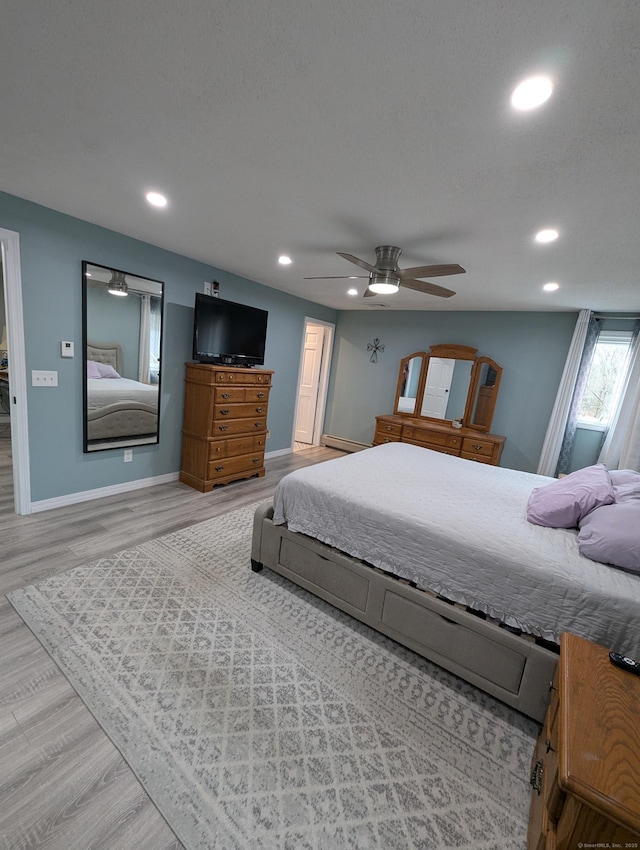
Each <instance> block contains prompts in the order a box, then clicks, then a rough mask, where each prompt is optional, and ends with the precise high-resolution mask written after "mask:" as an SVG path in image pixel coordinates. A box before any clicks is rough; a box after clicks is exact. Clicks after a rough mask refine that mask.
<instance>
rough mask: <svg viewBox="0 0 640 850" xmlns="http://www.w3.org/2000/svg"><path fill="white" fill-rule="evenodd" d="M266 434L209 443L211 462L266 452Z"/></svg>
mask: <svg viewBox="0 0 640 850" xmlns="http://www.w3.org/2000/svg"><path fill="white" fill-rule="evenodd" d="M265 442H266V440H265V436H264V434H260V435H256V436H255V437H254V436H253V435H249V434H247V436H246V437H231V438H230V439H228V440H213V441H212V442H210V443H209V458H208V459H209V460H220V459H221V458H227V457H237V456H238V455H246V454H250V453H251V452H261V451H264V444H265Z"/></svg>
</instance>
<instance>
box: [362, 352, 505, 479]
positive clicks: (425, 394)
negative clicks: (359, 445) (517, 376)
mask: <svg viewBox="0 0 640 850" xmlns="http://www.w3.org/2000/svg"><path fill="white" fill-rule="evenodd" d="M501 377H502V367H501V366H499V365H498V364H497V363H496V362H495V361H494V360H492V359H491V358H490V357H478V356H477V349H476V348H471V347H470V346H467V345H454V344H450V345H447V344H446V345H432V346H431V347H430V349H429V352H425V351H416V352H414V353H413V354H410V355H409V356H408V357H404V358H403V359H402V360H401V362H400V370H399V373H398V384H397V388H396V398H395V405H394V410H393V413H392V414H388V415H383V416H377V417H376V430H375V434H374V438H373V445H374V446H376V445H380V444H381V443H389V442H402V443H413V445H416V446H423V447H424V448H428V449H434V450H435V451H439V452H445V453H446V454H451V455H457V456H459V457H463V458H466V459H467V460H475V461H479V462H481V463H489V464H493V465H494V466H498V464H499V463H500V457H501V455H502V448H503V446H504V442H505V439H506V438H505V437H503V436H500V435H498V434H491V433H489V432H490V429H491V423H492V421H493V414H494V411H495V406H496V401H497V399H498V390H499V387H500V379H501Z"/></svg>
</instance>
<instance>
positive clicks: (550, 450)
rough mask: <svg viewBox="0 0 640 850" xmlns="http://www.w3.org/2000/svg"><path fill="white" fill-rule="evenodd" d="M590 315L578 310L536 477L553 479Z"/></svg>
mask: <svg viewBox="0 0 640 850" xmlns="http://www.w3.org/2000/svg"><path fill="white" fill-rule="evenodd" d="M592 315H593V314H592V313H591V310H581V311H580V313H579V314H578V320H577V322H576V327H575V330H574V332H573V338H572V340H571V346H570V348H569V353H568V355H567V359H566V362H565V364H564V371H563V372H562V379H561V380H560V386H559V387H558V393H557V395H556V400H555V403H554V405H553V410H552V411H551V418H550V419H549V425H548V426H547V433H546V435H545V438H544V443H543V445H542V452H541V453H540V460H539V462H538V469H537V472H538V475H550V476H554V475H555V474H556V468H557V466H558V458H559V457H560V448H561V447H562V442H563V438H564V432H565V429H566V427H567V419H568V418H569V410H570V408H571V400H572V398H573V392H574V390H575V386H576V380H577V378H578V370H579V368H580V361H581V360H582V352H583V351H584V343H585V340H586V338H587V330H588V328H589V321H590V320H591V318H592Z"/></svg>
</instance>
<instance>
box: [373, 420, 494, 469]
mask: <svg viewBox="0 0 640 850" xmlns="http://www.w3.org/2000/svg"><path fill="white" fill-rule="evenodd" d="M505 439H506V437H501V436H499V435H498V434H484V433H481V432H479V431H474V430H472V429H471V428H454V427H453V426H452V425H449V424H447V423H444V422H442V423H438V422H428V421H426V420H425V419H413V418H410V417H406V416H397V415H394V414H389V415H388V416H376V430H375V434H374V437H373V445H374V446H379V445H381V444H382V443H394V442H400V443H412V444H413V445H414V446H422V447H423V448H425V449H433V450H434V451H436V452H444V453H445V454H448V455H457V456H458V457H463V458H466V459H467V460H476V461H479V462H480V463H489V464H492V465H493V466H498V465H499V463H500V457H501V455H502V448H503V446H504V443H505Z"/></svg>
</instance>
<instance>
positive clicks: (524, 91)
mask: <svg viewBox="0 0 640 850" xmlns="http://www.w3.org/2000/svg"><path fill="white" fill-rule="evenodd" d="M552 91H553V83H552V82H551V80H550V79H549V77H529V79H527V80H523V81H522V82H521V83H520V84H519V85H517V86H516V88H515V89H514V90H513V93H512V95H511V106H513V108H514V109H518V110H520V111H523V112H524V111H526V110H528V109H535V108H536V106H541V105H542V104H543V103H544V102H545V101H546V100H549V98H550V97H551V93H552Z"/></svg>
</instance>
